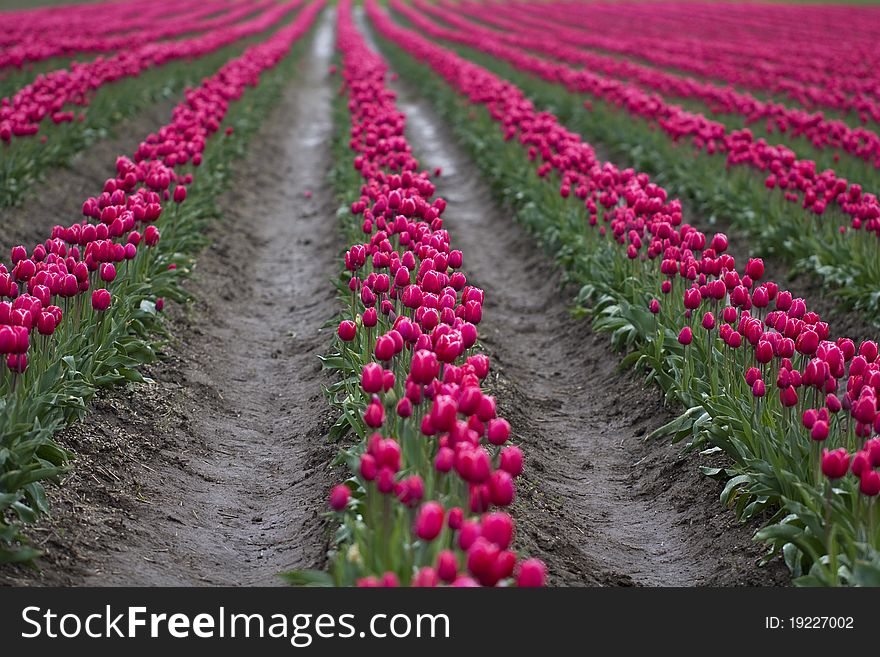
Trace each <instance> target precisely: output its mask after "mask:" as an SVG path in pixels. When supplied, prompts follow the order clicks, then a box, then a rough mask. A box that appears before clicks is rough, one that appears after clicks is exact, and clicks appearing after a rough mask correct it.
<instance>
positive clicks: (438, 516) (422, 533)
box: [415, 502, 445, 541]
mask: <svg viewBox="0 0 880 657" xmlns="http://www.w3.org/2000/svg"><path fill="white" fill-rule="evenodd" d="M444 515H445V514H444V511H443V507H442V506H441V505H440V503H439V502H426V503H425V504H423V505H422V506H421V507H420V508H419V512H418V515H417V516H416V521H415V522H416V525H415V526H416V536H418V537H419V538H420V539H422V540H423V541H433V540H434V539H435V538H437V537H438V536H439V535H440V532H441V531H442V530H443V518H444Z"/></svg>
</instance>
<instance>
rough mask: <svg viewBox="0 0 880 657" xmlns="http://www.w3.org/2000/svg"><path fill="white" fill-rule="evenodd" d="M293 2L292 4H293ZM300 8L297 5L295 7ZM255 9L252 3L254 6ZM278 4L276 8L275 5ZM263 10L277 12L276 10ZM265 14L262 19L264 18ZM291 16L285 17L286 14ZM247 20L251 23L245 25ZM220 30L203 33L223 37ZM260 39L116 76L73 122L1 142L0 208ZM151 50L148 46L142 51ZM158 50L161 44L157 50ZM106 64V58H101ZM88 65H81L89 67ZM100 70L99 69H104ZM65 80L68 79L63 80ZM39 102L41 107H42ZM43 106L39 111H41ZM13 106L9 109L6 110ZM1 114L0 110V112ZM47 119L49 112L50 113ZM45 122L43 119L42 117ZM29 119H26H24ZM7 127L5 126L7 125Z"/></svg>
mask: <svg viewBox="0 0 880 657" xmlns="http://www.w3.org/2000/svg"><path fill="white" fill-rule="evenodd" d="M293 4H294V3H291V5H293ZM299 4H301V3H299ZM256 6H257V5H254V7H256ZM273 6H278V7H280V5H273ZM267 11H273V12H274V11H277V10H275V9H274V8H271V7H270V9H268V10H267ZM265 13H266V12H263V14H261V16H265ZM291 13H292V12H291ZM289 15H290V14H288V16H289ZM288 16H281V17H278V19H277V20H276V22H275V23H274V24H273V25H271V26H270V27H269V29H270V30H272V29H277V26H278V25H279V24H282V23H283V22H286V21H287V20H288ZM248 22H250V21H248ZM245 24H246V23H238V24H237V25H235V26H233V27H231V28H228V29H238V28H239V27H240V26H242V25H245ZM224 31H225V30H223V29H219V30H216V31H213V32H209V33H207V34H206V35H205V36H209V35H211V34H214V35H217V34H222V33H223V32H224ZM259 38H260V36H259V34H257V33H255V34H254V35H252V36H247V35H243V36H242V38H240V39H237V40H235V41H234V42H232V43H230V44H228V45H226V46H225V47H220V48H218V49H216V50H213V51H212V52H209V53H205V54H203V55H202V56H200V57H197V58H195V59H187V58H181V59H174V60H169V61H167V62H166V63H165V64H163V65H162V66H153V67H150V68H147V69H145V70H143V71H141V72H139V73H138V74H137V76H131V77H127V76H125V75H121V76H119V75H117V76H116V77H115V79H113V81H112V83H107V84H104V85H102V86H101V87H100V88H97V89H92V90H91V91H87V93H86V94H85V95H84V96H82V98H81V99H80V101H79V102H87V103H88V107H87V108H86V107H79V108H77V113H76V115H75V120H73V121H67V120H66V119H65V121H64V122H61V123H55V122H54V121H51V120H44V121H43V122H42V124H32V127H31V128H30V130H31V131H32V130H33V129H34V128H38V129H39V133H40V134H39V135H38V136H37V137H36V138H35V137H29V138H15V137H10V140H11V141H10V143H6V142H3V141H0V153H2V157H0V207H2V206H7V205H13V204H16V203H19V202H21V200H22V199H23V198H24V197H25V195H26V194H27V193H28V192H29V191H31V190H33V189H34V187H35V186H36V185H38V183H40V182H41V181H43V180H45V177H46V175H47V174H48V173H49V172H50V171H51V168H52V167H57V166H64V165H67V164H68V163H69V162H70V161H71V159H72V158H73V157H74V156H75V155H76V154H77V153H79V152H80V151H82V150H83V149H84V148H86V147H88V146H89V145H90V144H92V143H94V142H96V141H98V140H100V139H103V138H105V137H106V136H107V135H108V133H109V131H110V130H112V129H113V127H114V126H115V125H117V124H118V123H119V122H121V121H122V120H124V119H126V118H128V117H132V116H134V115H136V114H137V113H138V112H141V111H143V110H144V109H146V108H148V107H151V106H153V105H154V104H155V103H157V102H159V101H160V100H163V99H168V98H170V97H172V96H173V95H174V94H176V93H179V92H180V91H182V90H183V89H184V88H186V87H188V86H191V85H196V86H197V85H198V84H200V83H201V81H202V79H203V78H204V77H206V76H210V75H211V74H213V73H214V71H216V70H217V68H218V67H219V66H221V65H222V64H223V63H224V62H226V61H227V60H229V59H230V58H232V57H235V56H237V55H240V54H241V52H242V51H243V50H244V48H245V47H246V46H247V45H248V44H249V43H252V42H256V41H257V40H258V39H259ZM152 47H154V46H151V45H146V46H144V48H145V49H150V48H152ZM160 47H162V46H160ZM102 61H104V62H105V65H106V60H102ZM90 65H91V64H86V65H85V66H90ZM102 66H103V65H102ZM65 71H66V69H64V70H62V71H55V72H54V73H53V75H59V76H61V77H62V78H64V74H65V73H64V72H65ZM64 79H66V78H64ZM80 79H81V82H83V84H87V76H80ZM34 98H35V103H36V104H34V105H33V107H34V108H37V109H35V111H36V112H37V115H38V116H39V115H40V114H41V113H43V114H44V113H45V112H49V110H48V108H49V107H51V106H52V103H55V102H57V100H58V99H54V100H53V98H55V97H54V96H53V95H52V94H36V95H35V96H34ZM41 103H42V105H41ZM40 107H42V109H39V108H40ZM11 108H12V105H11V104H9V105H8V106H7V108H6V109H7V110H9V109H11ZM0 111H3V110H2V109H0ZM59 111H60V112H61V114H64V115H65V117H66V118H70V106H64V107H63V108H62V109H61V110H59ZM48 116H49V117H50V118H51V116H52V112H49V113H48ZM43 118H44V119H46V115H45V114H44V115H43ZM27 120H29V119H27ZM7 127H8V126H7Z"/></svg>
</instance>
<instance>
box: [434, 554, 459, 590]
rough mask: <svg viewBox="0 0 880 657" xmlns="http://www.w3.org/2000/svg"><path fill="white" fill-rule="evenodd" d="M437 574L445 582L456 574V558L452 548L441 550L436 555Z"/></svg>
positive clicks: (450, 580) (451, 579) (453, 578)
mask: <svg viewBox="0 0 880 657" xmlns="http://www.w3.org/2000/svg"><path fill="white" fill-rule="evenodd" d="M437 575H438V576H439V577H440V579H441V580H443V581H444V582H446V583H447V584H448V583H450V582H452V581H453V580H455V578H456V577H457V576H458V559H457V558H456V556H455V553H454V552H453V551H452V550H443V551H442V552H440V554H438V555H437Z"/></svg>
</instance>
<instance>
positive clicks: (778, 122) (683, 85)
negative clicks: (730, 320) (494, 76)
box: [414, 0, 880, 186]
mask: <svg viewBox="0 0 880 657" xmlns="http://www.w3.org/2000/svg"><path fill="white" fill-rule="evenodd" d="M414 5H415V6H417V7H418V8H419V9H420V10H421V11H423V12H428V13H432V14H434V15H435V16H439V17H440V18H442V19H445V20H447V21H448V22H449V23H450V24H451V25H453V26H455V27H458V28H460V29H464V30H471V31H474V30H478V31H480V32H485V31H487V30H486V28H485V27H480V26H479V25H477V24H475V23H474V22H473V21H469V20H466V19H465V18H464V16H465V15H466V16H469V17H471V18H473V19H476V20H478V21H479V22H480V23H483V24H487V25H490V26H491V27H493V28H495V29H496V30H497V29H501V30H503V31H502V32H500V33H499V32H497V31H495V30H488V32H489V34H490V35H491V36H492V37H494V38H496V39H500V40H502V41H503V42H504V43H507V44H509V45H513V46H518V47H520V48H524V49H526V50H532V51H535V52H540V53H542V54H545V55H549V56H551V57H554V58H556V59H559V60H561V61H565V62H570V63H573V64H579V65H582V66H584V67H586V68H588V69H589V70H592V71H596V72H598V73H601V74H603V75H608V76H610V77H611V78H614V79H618V80H623V81H628V82H630V83H635V84H638V85H640V86H641V87H643V88H646V89H650V90H653V91H656V92H658V93H660V94H662V95H663V96H665V97H675V98H681V99H687V100H690V101H693V105H694V106H699V107H702V108H703V110H702V111H704V112H705V111H711V112H712V114H715V115H726V116H725V118H724V119H723V120H722V123H726V124H727V126H728V130H729V129H730V126H734V127H737V128H741V127H744V126H753V127H752V129H753V130H755V131H756V132H757V131H759V130H761V124H762V123H763V124H764V130H763V132H765V133H766V134H767V136H769V135H771V134H773V133H776V132H778V133H781V134H783V135H785V136H787V138H788V139H790V140H795V141H793V142H792V143H791V144H790V145H791V146H792V147H794V148H795V150H801V149H802V148H804V147H807V149H808V150H809V151H814V152H815V155H814V153H813V152H808V153H807V154H808V155H809V156H810V157H814V156H822V155H827V157H826V158H824V159H827V162H825V164H827V165H828V166H834V165H835V163H839V164H838V169H839V170H841V171H843V172H844V173H845V174H846V175H847V176H848V177H849V178H850V182H852V181H853V180H859V178H858V176H859V175H861V176H864V175H865V170H864V164H865V163H868V164H869V165H870V166H871V167H872V168H875V169H876V168H878V167H880V135H878V134H877V133H876V132H875V131H873V130H869V129H867V128H864V127H857V128H853V127H850V126H849V125H848V124H847V123H846V122H844V121H841V120H839V119H830V118H826V117H825V116H824V115H823V114H822V113H820V112H811V111H806V110H804V109H802V108H792V107H788V106H786V105H784V104H782V103H779V102H773V101H764V100H762V99H760V98H758V97H756V96H754V95H753V94H750V93H748V92H744V91H738V90H737V89H735V88H733V87H730V86H721V85H718V84H714V83H712V82H708V81H704V80H698V79H695V78H692V77H681V76H680V75H676V74H673V73H670V72H667V71H665V70H662V69H658V68H655V67H651V66H646V65H644V64H640V63H638V62H636V61H633V60H629V59H619V58H616V57H611V56H608V55H603V54H599V53H595V52H592V51H589V50H584V49H582V46H585V45H589V42H588V40H585V39H583V38H582V35H583V32H582V31H580V30H576V29H572V28H568V27H565V26H563V25H560V24H558V23H556V22H554V21H552V20H548V19H540V18H534V19H532V20H530V21H523V20H521V19H520V18H514V17H508V16H506V15H499V14H498V13H497V12H495V11H493V10H492V9H491V8H490V7H489V6H487V5H484V4H479V3H468V4H461V3H453V2H449V1H445V2H440V3H437V4H433V3H429V2H425V1H424V0H421V1H419V2H415V3H414ZM453 11H455V12H456V13H455V14H453V13H452V12H453ZM799 144H800V147H799ZM826 150H830V151H834V152H833V153H832V154H830V155H828V154H824V153H822V151H826ZM841 153H843V154H848V155H850V156H852V157H853V158H855V160H854V161H852V162H851V163H850V164H851V166H849V167H848V169H849V170H850V171H852V172H853V173H850V171H846V170H845V169H842V165H845V164H847V163H848V162H849V161H848V160H844V162H840V154H841ZM800 159H802V158H800ZM866 182H868V180H864V179H863V180H862V183H863V186H865V185H864V183H866ZM872 182H873V178H872Z"/></svg>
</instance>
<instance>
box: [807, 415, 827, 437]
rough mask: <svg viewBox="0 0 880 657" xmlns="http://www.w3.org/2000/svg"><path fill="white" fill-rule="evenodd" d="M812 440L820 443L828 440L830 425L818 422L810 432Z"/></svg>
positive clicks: (821, 421) (822, 421)
mask: <svg viewBox="0 0 880 657" xmlns="http://www.w3.org/2000/svg"><path fill="white" fill-rule="evenodd" d="M810 438H812V439H813V440H816V441H819V442H821V441H823V440H825V439H826V438H828V423H827V422H825V421H824V420H817V421H816V423H815V424H814V425H813V428H812V429H811V430H810Z"/></svg>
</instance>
